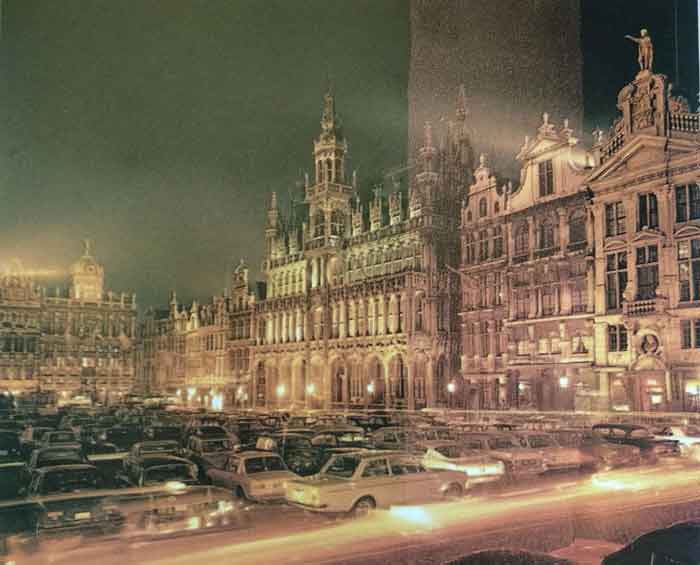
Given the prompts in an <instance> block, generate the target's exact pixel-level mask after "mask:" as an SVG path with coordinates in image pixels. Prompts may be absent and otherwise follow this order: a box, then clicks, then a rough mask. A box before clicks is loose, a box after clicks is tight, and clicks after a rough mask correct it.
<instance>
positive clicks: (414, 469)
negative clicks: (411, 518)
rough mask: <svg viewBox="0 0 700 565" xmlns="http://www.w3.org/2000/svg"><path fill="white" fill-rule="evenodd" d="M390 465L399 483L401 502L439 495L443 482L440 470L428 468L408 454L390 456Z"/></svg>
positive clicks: (422, 499) (411, 502) (421, 500)
mask: <svg viewBox="0 0 700 565" xmlns="http://www.w3.org/2000/svg"><path fill="white" fill-rule="evenodd" d="M389 465H390V468H391V474H392V476H393V477H394V479H395V482H396V484H397V485H398V490H399V495H400V497H401V504H416V503H420V502H426V501H427V500H432V499H435V498H437V497H439V495H440V487H441V486H442V482H443V478H442V476H441V473H440V472H439V471H431V470H428V469H426V468H425V467H424V466H423V465H422V464H421V463H419V462H418V461H416V460H415V459H413V458H410V457H406V456H397V457H390V458H389Z"/></svg>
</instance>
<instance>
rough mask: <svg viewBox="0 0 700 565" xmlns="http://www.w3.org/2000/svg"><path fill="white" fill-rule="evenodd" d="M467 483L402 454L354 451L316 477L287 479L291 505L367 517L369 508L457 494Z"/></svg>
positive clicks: (336, 459)
mask: <svg viewBox="0 0 700 565" xmlns="http://www.w3.org/2000/svg"><path fill="white" fill-rule="evenodd" d="M468 483H469V480H468V478H467V477H465V475H464V473H462V472H459V471H447V470H430V469H426V468H425V467H424V466H423V465H422V464H421V463H420V461H419V460H418V459H417V458H416V457H414V456H412V455H410V454H407V453H397V452H396V451H357V452H353V453H342V454H337V455H334V456H333V457H331V459H330V460H329V461H328V463H326V465H325V466H324V467H323V469H321V472H320V473H319V474H318V475H315V476H313V477H309V478H307V479H305V480H304V479H302V480H296V481H288V482H287V483H286V485H285V498H286V499H287V502H288V503H289V504H291V505H293V506H298V507H300V508H304V509H305V510H311V511H313V512H323V513H331V514H340V513H348V512H350V513H352V514H353V515H355V516H362V515H365V514H367V513H368V512H369V511H371V510H372V509H374V508H377V507H379V508H387V507H390V506H394V505H401V504H420V503H423V502H429V501H433V500H443V499H446V498H447V499H449V498H454V497H458V496H461V495H462V494H463V493H464V491H465V490H466V489H467V488H468Z"/></svg>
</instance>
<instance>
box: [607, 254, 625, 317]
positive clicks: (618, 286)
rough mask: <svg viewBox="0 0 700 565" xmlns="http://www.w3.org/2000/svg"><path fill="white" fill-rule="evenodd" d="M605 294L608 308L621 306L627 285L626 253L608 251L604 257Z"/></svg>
mask: <svg viewBox="0 0 700 565" xmlns="http://www.w3.org/2000/svg"><path fill="white" fill-rule="evenodd" d="M605 271H606V273H605V274H606V277H605V294H606V304H607V307H608V310H618V309H619V308H622V298H623V296H622V295H623V293H624V292H625V288H626V287H627V253H626V252H625V251H622V252H620V253H609V254H608V255H607V256H606V258H605Z"/></svg>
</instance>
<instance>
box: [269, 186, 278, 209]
mask: <svg viewBox="0 0 700 565" xmlns="http://www.w3.org/2000/svg"><path fill="white" fill-rule="evenodd" d="M270 210H277V193H276V192H275V191H274V190H273V191H272V197H271V198H270Z"/></svg>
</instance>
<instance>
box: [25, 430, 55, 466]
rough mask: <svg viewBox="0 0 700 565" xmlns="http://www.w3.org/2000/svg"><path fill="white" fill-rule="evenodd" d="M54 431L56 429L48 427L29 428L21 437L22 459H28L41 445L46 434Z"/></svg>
mask: <svg viewBox="0 0 700 565" xmlns="http://www.w3.org/2000/svg"><path fill="white" fill-rule="evenodd" d="M52 431H54V428H49V427H47V426H28V427H27V428H25V429H24V431H23V432H22V435H20V438H19V441H20V450H21V452H22V457H24V458H25V459H28V458H29V456H30V455H31V453H32V451H34V450H35V449H36V448H37V447H39V446H40V445H41V441H42V438H43V436H44V434H45V433H47V432H52Z"/></svg>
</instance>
